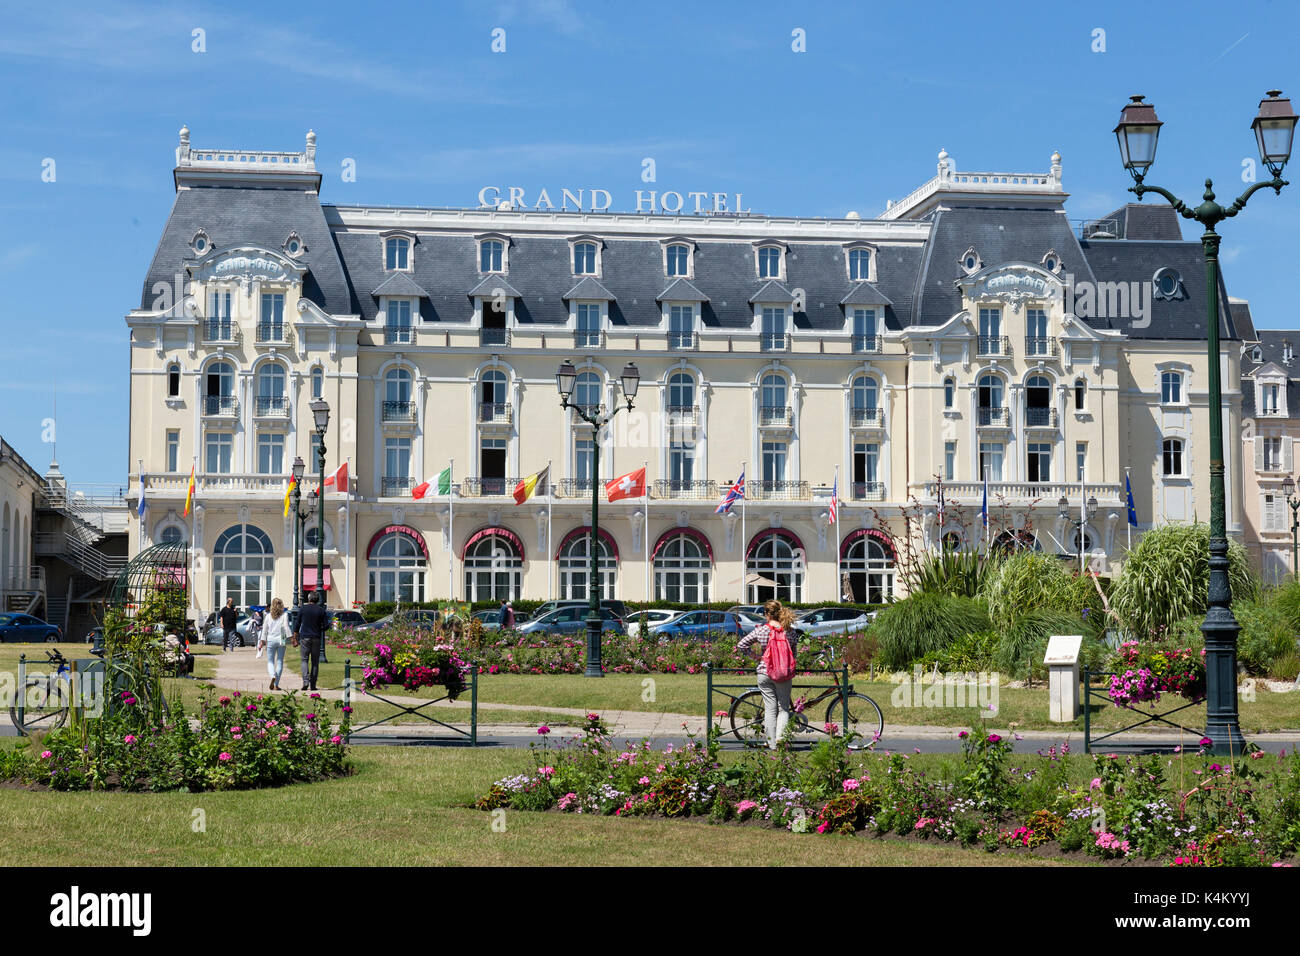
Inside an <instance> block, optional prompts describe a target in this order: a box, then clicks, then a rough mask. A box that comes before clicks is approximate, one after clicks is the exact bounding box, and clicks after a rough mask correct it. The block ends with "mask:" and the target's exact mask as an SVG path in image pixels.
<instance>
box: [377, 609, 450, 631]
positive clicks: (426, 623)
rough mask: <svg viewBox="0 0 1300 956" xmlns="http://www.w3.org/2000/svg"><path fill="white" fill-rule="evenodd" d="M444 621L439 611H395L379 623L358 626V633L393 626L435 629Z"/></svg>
mask: <svg viewBox="0 0 1300 956" xmlns="http://www.w3.org/2000/svg"><path fill="white" fill-rule="evenodd" d="M441 620H442V615H441V614H439V613H438V612H437V611H434V610H429V609H427V608H408V609H407V610H404V611H394V612H393V613H392V614H389V615H387V616H386V617H381V618H380V619H379V620H377V621H371V622H370V623H369V624H358V625H357V628H356V629H357V630H358V631H382V630H384V629H385V628H387V627H391V626H392V625H393V624H400V625H401V626H403V627H433V626H434V625H435V624H437V623H438V622H439V621H441Z"/></svg>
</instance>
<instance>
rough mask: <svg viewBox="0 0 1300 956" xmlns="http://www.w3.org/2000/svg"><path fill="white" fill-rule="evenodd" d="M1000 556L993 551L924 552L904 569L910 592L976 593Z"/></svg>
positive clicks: (989, 575)
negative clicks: (910, 565)
mask: <svg viewBox="0 0 1300 956" xmlns="http://www.w3.org/2000/svg"><path fill="white" fill-rule="evenodd" d="M999 564H1000V560H999V559H998V557H997V556H996V555H994V556H989V555H982V554H980V553H979V552H978V551H951V550H949V549H947V548H945V549H944V550H942V551H939V552H926V553H925V554H923V555H921V557H920V558H919V559H918V560H917V561H916V562H915V564H914V565H913V566H912V567H911V568H910V569H909V570H908V571H907V573H906V575H905V577H906V580H907V589H908V593H910V594H952V595H956V596H958V597H968V598H973V597H979V596H980V595H981V594H983V593H984V589H985V587H986V586H987V583H988V579H989V578H990V577H992V576H993V575H995V574H996V573H997V570H998V567H999Z"/></svg>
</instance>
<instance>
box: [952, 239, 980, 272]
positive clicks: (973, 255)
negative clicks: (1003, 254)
mask: <svg viewBox="0 0 1300 956" xmlns="http://www.w3.org/2000/svg"><path fill="white" fill-rule="evenodd" d="M957 264H958V265H959V266H961V270H962V272H964V273H966V274H967V275H968V276H973V275H974V274H975V273H977V272H979V271H980V269H982V268H984V261H983V260H982V259H981V258H980V254H979V253H978V252H976V251H975V247H974V246H971V247H970V248H969V249H967V250H966V251H965V252H963V253H962V254H961V258H960V259H958V260H957Z"/></svg>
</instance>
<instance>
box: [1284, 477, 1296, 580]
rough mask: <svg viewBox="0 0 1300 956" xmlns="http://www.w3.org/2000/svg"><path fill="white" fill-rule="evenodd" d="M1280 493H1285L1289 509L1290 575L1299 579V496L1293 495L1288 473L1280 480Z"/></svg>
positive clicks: (1291, 481)
mask: <svg viewBox="0 0 1300 956" xmlns="http://www.w3.org/2000/svg"><path fill="white" fill-rule="evenodd" d="M1282 494H1284V495H1286V503H1287V506H1288V507H1289V508H1290V509H1291V576H1292V577H1293V578H1298V579H1300V572H1298V571H1297V570H1296V568H1297V567H1298V566H1300V536H1298V535H1297V532H1300V514H1297V512H1300V498H1297V497H1296V496H1295V479H1294V478H1292V477H1291V476H1290V475H1287V476H1286V480H1285V481H1283V482H1282Z"/></svg>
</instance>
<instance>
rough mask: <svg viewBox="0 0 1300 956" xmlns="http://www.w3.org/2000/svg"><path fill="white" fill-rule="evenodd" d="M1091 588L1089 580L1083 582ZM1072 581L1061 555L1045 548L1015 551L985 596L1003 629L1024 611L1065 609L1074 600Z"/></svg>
mask: <svg viewBox="0 0 1300 956" xmlns="http://www.w3.org/2000/svg"><path fill="white" fill-rule="evenodd" d="M1083 583H1084V584H1085V585H1087V586H1088V587H1091V585H1090V584H1088V582H1087V581H1084V582H1083ZM1071 591H1072V582H1071V579H1070V572H1068V571H1066V570H1065V567H1064V566H1063V565H1062V564H1061V561H1060V559H1059V558H1057V557H1056V556H1055V555H1051V554H1044V553H1043V552H1041V551H1021V552H1020V553H1018V554H1013V555H1011V556H1010V557H1009V558H1007V559H1006V560H1005V561H1003V562H1002V565H1001V566H1000V567H999V568H998V572H997V574H995V575H993V576H992V577H991V578H990V579H989V582H988V589H987V591H986V592H985V596H986V597H987V599H988V604H989V619H990V620H991V621H992V622H993V625H994V627H996V628H997V629H998V630H999V631H1005V630H1007V629H1008V628H1010V627H1011V626H1012V625H1013V624H1014V623H1015V622H1016V619H1017V618H1019V617H1020V616H1021V615H1023V614H1027V613H1029V612H1031V611H1036V610H1040V609H1054V610H1055V609H1061V608H1064V607H1065V606H1066V605H1067V604H1068V603H1070V599H1071V598H1070V594H1071Z"/></svg>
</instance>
